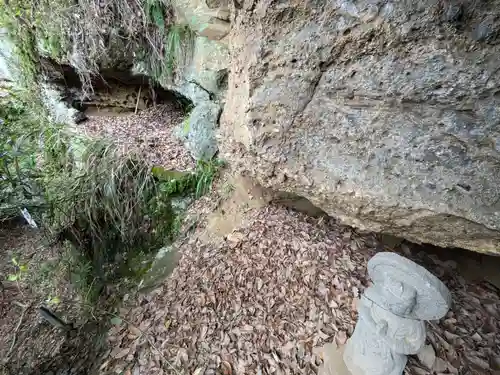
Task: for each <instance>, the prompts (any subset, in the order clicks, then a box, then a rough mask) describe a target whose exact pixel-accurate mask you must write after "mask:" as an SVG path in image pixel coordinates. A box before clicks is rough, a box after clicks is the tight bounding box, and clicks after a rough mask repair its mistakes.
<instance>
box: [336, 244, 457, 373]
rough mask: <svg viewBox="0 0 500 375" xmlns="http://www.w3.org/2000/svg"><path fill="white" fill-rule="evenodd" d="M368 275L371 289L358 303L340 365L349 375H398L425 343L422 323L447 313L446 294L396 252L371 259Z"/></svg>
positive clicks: (448, 298)
mask: <svg viewBox="0 0 500 375" xmlns="http://www.w3.org/2000/svg"><path fill="white" fill-rule="evenodd" d="M368 274H369V275H370V278H371V279H372V281H373V284H372V285H371V286H370V287H369V288H367V289H366V290H365V292H364V294H363V295H362V296H361V299H360V300H359V303H358V322H357V324H356V328H355V329H354V333H353V334H352V336H351V338H350V339H349V340H348V341H347V344H346V348H345V352H344V361H345V364H346V366H347V368H348V369H349V370H350V371H351V373H352V374H353V375H401V374H402V373H403V370H404V368H405V365H406V361H407V355H408V354H417V353H419V352H420V350H421V349H422V348H423V346H424V344H425V339H426V333H425V323H424V320H432V319H440V318H442V317H443V316H445V315H446V313H447V312H448V309H449V308H450V306H451V295H450V291H449V290H448V289H447V288H446V286H445V285H444V284H443V283H442V282H441V281H440V280H439V279H438V278H437V277H435V276H434V275H432V274H431V273H430V272H429V271H427V270H426V269H425V268H423V267H421V266H419V265H417V264H416V263H414V262H412V261H411V260H409V259H406V258H404V257H402V256H400V255H398V254H395V253H378V254H376V255H375V256H374V257H373V258H372V259H370V261H369V262H368Z"/></svg>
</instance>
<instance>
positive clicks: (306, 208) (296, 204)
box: [268, 191, 328, 217]
mask: <svg viewBox="0 0 500 375" xmlns="http://www.w3.org/2000/svg"><path fill="white" fill-rule="evenodd" d="M268 193H269V194H270V195H271V197H272V198H271V200H270V203H273V204H277V205H280V206H285V207H288V208H291V209H292V210H295V211H298V212H302V213H305V214H306V215H309V216H312V217H322V216H328V214H327V213H326V212H325V211H323V210H322V209H321V208H319V207H316V206H315V205H314V204H312V203H311V201H309V200H308V199H307V198H304V197H301V196H300V195H297V194H294V193H289V192H286V191H275V192H268Z"/></svg>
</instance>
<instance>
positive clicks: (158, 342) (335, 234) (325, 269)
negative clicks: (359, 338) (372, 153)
mask: <svg viewBox="0 0 500 375" xmlns="http://www.w3.org/2000/svg"><path fill="white" fill-rule="evenodd" d="M246 215H247V216H246V218H245V223H246V224H245V225H243V226H242V227H241V228H239V229H237V230H235V231H233V232H232V233H231V234H229V235H228V236H226V237H225V238H224V239H223V241H222V242H220V243H219V244H218V245H217V244H214V243H210V242H208V243H207V242H203V241H201V240H200V239H197V238H195V237H193V238H192V239H191V240H190V241H188V242H185V243H184V244H183V245H182V246H181V255H182V257H181V260H180V263H179V265H178V267H177V268H176V269H175V271H174V272H173V274H172V275H171V276H170V277H169V278H168V279H167V280H166V281H165V282H164V283H163V284H162V285H161V286H159V287H158V288H156V289H155V290H153V291H152V292H150V293H147V294H144V295H142V296H140V297H139V298H138V299H136V300H132V301H128V302H127V305H128V306H127V307H124V308H122V310H121V313H122V315H123V317H124V318H125V320H124V323H123V324H121V325H119V326H116V327H114V328H113V329H112V330H111V331H110V332H109V337H108V340H109V343H110V346H111V349H110V351H109V352H108V353H107V358H106V361H105V362H104V365H103V367H102V370H103V371H110V372H111V373H125V374H134V375H136V374H197V375H201V374H207V375H208V374H224V375H227V374H315V373H317V372H318V370H319V368H320V366H321V364H322V360H323V357H324V356H325V355H327V354H326V353H324V352H323V351H322V350H321V348H322V347H323V345H324V344H326V343H330V342H335V343H336V344H338V345H343V344H344V343H345V341H346V340H347V338H348V337H349V336H350V335H351V333H352V331H353V328H354V325H355V322H356V317H357V315H356V300H357V299H358V298H359V296H360V294H361V293H362V291H363V289H364V288H365V287H366V285H367V283H368V280H367V279H366V277H367V276H366V262H367V260H368V259H369V258H370V257H371V256H373V254H375V253H376V252H377V251H381V250H387V247H385V248H384V246H383V245H382V244H381V243H379V242H377V240H376V239H375V238H374V237H373V236H360V235H358V234H356V233H355V232H354V231H352V230H351V229H349V228H345V227H341V226H338V225H337V224H336V223H335V222H334V221H333V220H330V219H324V218H323V219H321V218H320V219H313V218H310V217H307V216H305V215H303V214H300V213H297V212H293V211H290V210H288V209H286V208H283V207H277V206H272V205H271V206H266V207H262V208H255V209H251V210H249V211H248V212H247V214H246ZM395 250H397V251H400V252H402V254H403V255H405V256H408V257H410V258H412V259H414V260H416V261H418V262H419V263H421V264H423V265H424V266H426V268H428V269H429V270H430V271H432V272H433V273H435V274H436V275H437V276H439V277H440V279H441V280H443V281H444V282H445V283H446V285H447V286H448V287H449V288H450V290H451V291H452V294H453V301H454V305H453V307H452V308H451V310H450V312H449V313H448V315H447V316H446V317H445V318H443V319H441V320H440V321H439V322H430V323H429V324H428V339H427V341H428V342H427V344H428V346H427V347H426V351H427V355H426V356H424V357H422V359H423V362H422V361H420V360H419V359H418V358H417V357H414V358H413V357H412V358H411V359H410V362H409V364H408V366H407V370H406V373H407V374H412V375H420V374H433V373H436V374H449V373H451V374H493V373H494V371H498V370H499V369H500V363H499V361H500V334H499V329H500V316H499V312H498V311H499V308H500V300H499V295H498V289H496V288H495V287H494V286H493V285H492V284H490V283H487V282H483V281H480V280H479V281H471V280H466V279H465V278H464V277H462V276H461V275H460V272H459V269H458V266H459V265H458V264H457V262H454V261H452V260H440V259H439V258H438V257H437V256H436V255H429V254H430V253H429V252H428V251H422V250H423V248H420V247H416V246H407V245H405V244H403V245H402V247H401V246H399V245H398V246H397V247H396V249H395ZM433 251H434V250H433ZM434 356H435V358H434ZM429 358H430V359H429ZM428 366H429V367H430V368H429V367H428Z"/></svg>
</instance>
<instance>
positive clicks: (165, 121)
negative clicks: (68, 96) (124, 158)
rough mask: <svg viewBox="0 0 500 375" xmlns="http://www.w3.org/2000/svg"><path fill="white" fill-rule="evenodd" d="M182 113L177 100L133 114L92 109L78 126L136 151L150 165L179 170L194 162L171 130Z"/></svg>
mask: <svg viewBox="0 0 500 375" xmlns="http://www.w3.org/2000/svg"><path fill="white" fill-rule="evenodd" d="M184 115H185V114H184V113H183V112H182V110H181V109H180V108H179V106H178V104H177V103H166V104H161V105H157V106H155V107H150V108H147V109H145V110H142V111H140V112H138V113H137V114H134V113H123V114H113V113H109V112H108V113H106V112H104V114H103V113H102V112H101V113H99V112H94V113H89V114H88V119H87V120H86V121H84V122H82V123H80V124H78V130H79V131H81V132H82V133H85V134H87V135H89V136H92V137H103V138H105V139H109V140H111V141H113V142H114V143H115V144H117V145H119V146H123V147H125V148H127V149H129V150H131V151H135V152H138V153H139V154H140V155H142V156H144V158H145V159H146V160H147V161H148V162H149V163H150V164H152V165H161V166H163V167H164V168H166V169H175V170H179V171H183V170H188V169H193V168H194V166H195V162H194V160H193V159H192V158H191V156H190V154H189V152H188V151H187V150H186V149H185V148H184V146H183V145H182V142H180V141H179V140H178V139H176V138H175V137H174V136H173V134H172V132H173V129H174V127H175V126H176V125H178V124H180V123H181V122H182V119H183V116H184Z"/></svg>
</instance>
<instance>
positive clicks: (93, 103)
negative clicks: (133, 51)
mask: <svg viewBox="0 0 500 375" xmlns="http://www.w3.org/2000/svg"><path fill="white" fill-rule="evenodd" d="M43 67H44V75H45V77H46V80H47V81H48V82H50V83H51V84H55V85H57V86H58V87H59V88H61V92H62V93H63V100H64V101H66V102H67V103H68V104H69V105H71V106H72V107H73V108H76V109H78V110H80V111H85V110H87V109H89V108H93V107H98V108H109V107H112V108H119V109H121V110H123V111H137V110H142V109H145V108H148V107H150V106H154V105H157V104H162V103H168V102H174V103H176V104H178V106H179V107H180V108H179V109H182V110H185V111H187V109H189V108H190V107H191V106H192V101H191V100H189V99H188V98H186V97H185V96H183V95H181V94H180V93H178V92H175V91H171V90H166V89H164V88H163V87H161V86H159V85H158V84H155V83H154V82H153V81H152V80H151V79H150V77H148V76H145V75H140V74H132V73H131V67H127V68H124V69H123V70H118V69H115V70H112V69H104V70H102V71H100V73H99V75H94V76H92V77H91V82H90V83H91V87H92V90H84V88H83V85H82V82H81V80H80V76H79V75H78V73H77V72H76V70H75V69H74V68H73V67H72V66H70V65H65V64H57V63H56V62H54V61H52V60H50V59H44V61H43Z"/></svg>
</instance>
